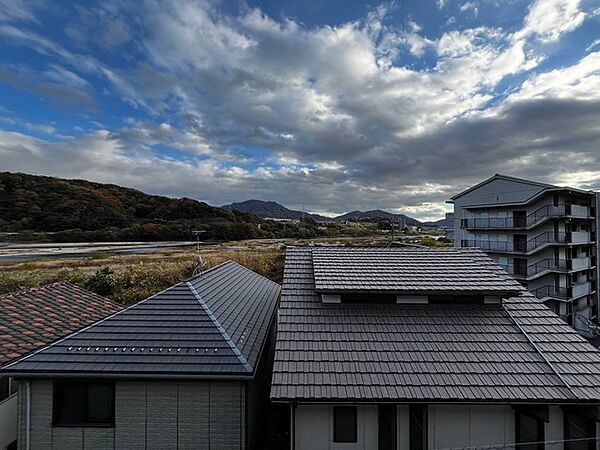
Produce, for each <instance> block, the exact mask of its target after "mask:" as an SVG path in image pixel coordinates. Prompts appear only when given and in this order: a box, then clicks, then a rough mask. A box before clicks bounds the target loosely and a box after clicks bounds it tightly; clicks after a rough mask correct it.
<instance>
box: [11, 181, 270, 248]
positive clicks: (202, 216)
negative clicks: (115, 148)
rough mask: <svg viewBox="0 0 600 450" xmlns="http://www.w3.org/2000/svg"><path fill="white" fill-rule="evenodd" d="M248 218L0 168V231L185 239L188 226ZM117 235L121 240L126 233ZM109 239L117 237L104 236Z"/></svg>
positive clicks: (217, 224) (183, 201)
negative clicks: (128, 232)
mask: <svg viewBox="0 0 600 450" xmlns="http://www.w3.org/2000/svg"><path fill="white" fill-rule="evenodd" d="M252 222H254V223H256V222H258V219H256V218H254V217H252V216H249V215H244V214H240V213H234V212H230V211H224V210H222V209H221V208H216V207H214V206H210V205H208V204H206V203H204V202H200V201H197V200H192V199H190V198H178V199H174V198H168V197H162V196H158V195H150V194H145V193H143V192H140V191H137V190H135V189H130V188H126V187H122V186H117V185H114V184H101V183H92V182H90V181H85V180H65V179H61V178H52V177H45V176H36V175H27V174H23V173H10V172H0V231H9V232H23V231H36V232H62V231H65V230H78V232H79V233H86V232H97V231H99V230H115V229H116V230H123V229H127V230H132V231H131V232H132V233H133V234H135V235H136V236H131V237H132V238H133V237H135V238H150V239H151V238H152V237H153V236H154V235H158V234H160V235H161V236H162V237H163V238H165V239H167V238H177V237H179V238H183V239H190V238H191V230H192V229H197V228H203V229H207V230H208V229H209V228H207V227H213V228H210V229H211V230H213V231H214V230H216V228H215V227H231V226H233V225H238V224H247V223H252ZM135 227H137V228H135ZM140 230H141V231H140ZM219 232H223V229H222V228H221V229H219ZM209 234H210V233H209ZM225 234H226V233H225ZM119 236H124V238H125V239H126V238H127V236H128V235H124V234H123V233H120V235H119ZM111 237H112V238H117V237H118V236H116V235H111V236H108V239H111Z"/></svg>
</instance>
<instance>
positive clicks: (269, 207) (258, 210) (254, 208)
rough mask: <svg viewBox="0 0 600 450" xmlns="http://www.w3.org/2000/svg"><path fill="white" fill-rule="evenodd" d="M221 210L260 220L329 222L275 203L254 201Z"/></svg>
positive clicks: (322, 217) (231, 205)
mask: <svg viewBox="0 0 600 450" xmlns="http://www.w3.org/2000/svg"><path fill="white" fill-rule="evenodd" d="M221 208H223V209H225V210H227V211H239V212H242V213H247V214H255V215H257V216H259V217H262V218H265V217H270V218H274V219H296V220H302V218H303V217H311V218H312V219H314V220H316V221H317V222H326V221H330V220H331V219H329V218H327V217H324V216H320V215H318V214H310V213H302V211H295V210H293V209H288V208H286V207H285V206H283V205H280V204H279V203H277V202H267V201H263V200H255V199H252V200H246V201H244V202H237V203H231V204H229V205H223V206H221Z"/></svg>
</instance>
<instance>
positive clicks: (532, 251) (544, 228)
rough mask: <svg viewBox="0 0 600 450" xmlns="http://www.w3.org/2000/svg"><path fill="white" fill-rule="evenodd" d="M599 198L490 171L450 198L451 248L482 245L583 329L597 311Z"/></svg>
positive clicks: (592, 194) (552, 306) (571, 321)
mask: <svg viewBox="0 0 600 450" xmlns="http://www.w3.org/2000/svg"><path fill="white" fill-rule="evenodd" d="M597 202H598V196H597V194H596V193H594V192H591V191H586V190H582V189H575V188H570V187H561V186H554V185H551V184H545V183H539V182H536V181H530V180H523V179H519V178H513V177H508V176H504V175H494V176H493V177H491V178H489V179H487V180H485V181H483V182H481V183H479V184H477V185H475V186H473V187H471V188H469V189H467V190H465V191H464V192H461V193H459V194H457V195H455V196H454V197H452V199H451V203H453V204H454V235H453V239H454V245H455V247H459V248H460V247H477V248H481V249H482V250H484V251H485V252H486V253H488V254H489V255H490V256H491V257H492V259H493V260H494V261H496V262H497V263H498V264H499V265H501V266H502V267H504V268H505V269H506V270H507V271H508V272H509V273H511V274H512V275H513V276H515V277H516V278H517V279H518V280H519V281H521V283H522V284H523V285H524V286H526V287H527V288H528V289H529V290H530V291H531V292H532V293H533V294H534V295H535V296H536V297H537V298H539V299H540V300H542V301H543V302H545V303H546V304H547V305H548V306H549V307H550V308H551V309H552V310H553V311H554V312H556V314H558V315H560V316H561V317H562V318H563V319H564V320H565V321H566V322H568V323H569V324H570V325H572V326H573V327H575V328H576V329H577V330H580V331H581V332H583V333H588V332H589V331H590V329H591V328H593V322H595V321H596V319H597V316H598V292H597V280H598V274H597V268H598V264H597V262H598V261H597V257H598V244H597V240H598V232H597V226H598V223H599V222H598V220H597V219H598V218H597V204H598V203H597Z"/></svg>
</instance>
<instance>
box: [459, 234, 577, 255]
mask: <svg viewBox="0 0 600 450" xmlns="http://www.w3.org/2000/svg"><path fill="white" fill-rule="evenodd" d="M569 242H571V233H554V232H552V231H546V232H544V233H541V234H538V235H537V236H535V237H533V238H531V239H529V240H528V241H490V240H480V239H463V240H462V242H461V246H462V247H478V248H480V249H481V250H487V251H491V252H501V253H504V252H506V253H528V252H532V251H534V250H537V249H538V248H540V247H542V246H544V245H546V244H566V243H569Z"/></svg>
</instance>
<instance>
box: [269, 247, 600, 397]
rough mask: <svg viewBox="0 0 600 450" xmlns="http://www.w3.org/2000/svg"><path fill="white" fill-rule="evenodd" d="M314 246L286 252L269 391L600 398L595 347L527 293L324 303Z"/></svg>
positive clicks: (485, 262)
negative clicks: (479, 298) (496, 301)
mask: <svg viewBox="0 0 600 450" xmlns="http://www.w3.org/2000/svg"><path fill="white" fill-rule="evenodd" d="M313 251H314V250H313V249H310V248H291V249H288V251H287V254H286V266H285V274H284V284H283V290H282V300H281V307H280V312H279V323H278V331H277V344H276V353H275V365H274V371H273V380H272V389H271V397H272V399H273V400H276V401H296V400H297V401H319V400H323V401H324V400H333V401H344V400H352V401H372V400H374V401H407V402H408V401H433V402H435V401H444V402H445V401H509V402H512V401H514V402H520V401H522V402H527V401H532V402H534V401H556V402H572V401H600V352H598V351H597V350H596V349H595V348H594V347H593V346H591V345H590V344H588V343H587V342H586V341H585V339H583V338H582V337H581V336H579V335H578V334H577V333H576V332H575V331H574V330H572V329H571V328H569V327H568V326H567V325H566V324H565V323H564V322H563V321H562V320H561V319H560V318H558V317H557V316H556V315H554V314H553V313H552V312H551V311H550V310H549V309H547V308H546V307H545V306H544V305H543V304H541V303H540V302H538V301H537V299H535V298H534V297H532V296H531V295H530V294H528V293H526V292H522V293H521V294H520V295H518V296H517V297H513V298H510V299H508V300H506V301H505V302H504V304H503V305H502V306H500V305H475V306H474V305H469V306H466V305H396V304H392V305H386V304H378V305H358V304H323V303H321V302H320V301H319V297H318V295H317V294H316V292H315V283H314V278H313V267H312V253H313ZM402 251H404V252H406V250H405V249H404V250H402ZM386 252H387V251H386ZM417 252H418V250H415V251H413V253H415V254H416V253H417ZM472 257H473V258H474V259H475V260H477V261H479V263H480V264H481V265H482V266H487V267H488V268H489V269H490V270H492V271H496V272H497V273H499V274H500V273H503V271H502V269H500V268H498V266H495V265H494V264H493V262H492V261H491V260H490V259H489V258H488V257H487V256H486V255H485V254H483V253H482V252H479V251H475V252H473V253H472ZM525 333H526V334H525Z"/></svg>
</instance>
